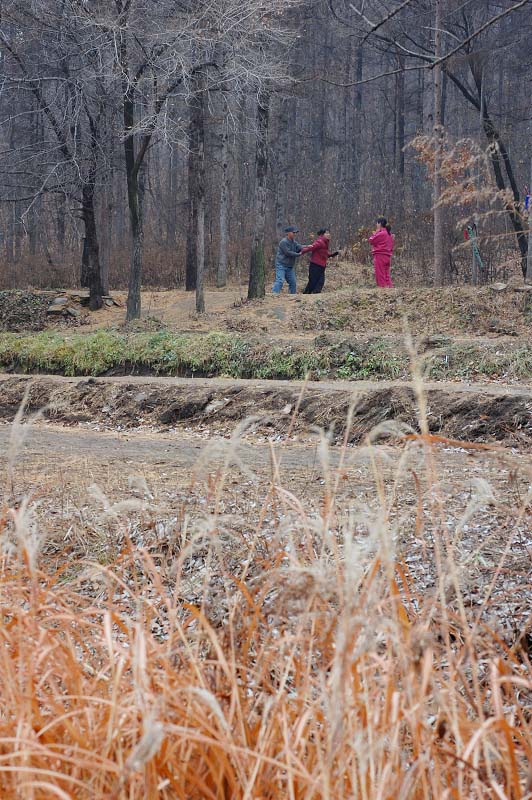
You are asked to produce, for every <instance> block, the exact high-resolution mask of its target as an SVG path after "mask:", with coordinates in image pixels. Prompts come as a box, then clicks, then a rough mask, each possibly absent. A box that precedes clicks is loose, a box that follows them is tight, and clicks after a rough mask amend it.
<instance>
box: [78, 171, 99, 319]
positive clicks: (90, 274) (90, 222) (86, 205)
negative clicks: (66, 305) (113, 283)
mask: <svg viewBox="0 0 532 800" xmlns="http://www.w3.org/2000/svg"><path fill="white" fill-rule="evenodd" d="M82 216H83V224H84V225H85V240H84V249H85V247H86V254H84V255H85V258H86V267H87V272H86V276H85V277H86V282H87V286H88V287H89V308H90V309H91V311H96V310H97V309H99V308H102V306H103V300H102V295H103V294H104V287H103V283H102V273H101V265H100V247H99V244H98V233H97V226H96V214H95V209H94V187H93V186H91V185H89V184H85V185H84V187H83V192H82Z"/></svg>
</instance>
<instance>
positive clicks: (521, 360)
mask: <svg viewBox="0 0 532 800" xmlns="http://www.w3.org/2000/svg"><path fill="white" fill-rule="evenodd" d="M423 359H424V362H425V369H426V376H427V377H428V378H433V379H442V380H444V379H447V380H454V379H469V380H474V379H482V378H488V379H489V378H500V379H504V380H509V381H513V380H526V379H527V378H530V377H531V376H532V344H529V343H524V344H520V343H516V344H513V343H511V344H510V345H508V344H503V343H497V342H494V343H493V344H492V343H488V342H472V343H470V344H464V343H463V342H461V343H458V342H453V341H452V340H451V339H441V341H439V342H437V344H436V346H435V347H434V348H433V349H432V350H431V351H430V352H428V353H425V354H424V356H423ZM0 368H2V369H4V370H9V371H18V372H28V373H31V372H40V373H54V374H63V375H68V376H77V375H79V376H85V375H95V376H98V375H105V374H151V375H169V376H173V375H177V376H197V377H204V376H206V377H215V376H225V377H232V378H265V379H267V378H270V379H286V380H299V379H302V378H304V377H305V375H307V374H308V373H310V375H311V377H312V378H314V379H326V378H328V379H346V380H357V379H395V378H407V377H408V376H409V375H410V358H409V355H408V354H407V352H406V350H405V349H404V348H403V347H402V346H401V344H400V342H399V341H398V340H396V342H395V343H394V342H390V340H389V339H386V338H378V337H374V338H372V339H369V340H366V341H363V340H360V339H355V338H353V337H349V338H341V339H336V340H333V341H331V340H330V339H329V338H328V337H327V336H324V337H321V338H318V339H315V340H314V341H312V342H299V343H295V344H291V343H289V342H286V343H285V342H280V341H279V340H276V341H274V340H270V341H262V342H261V341H260V340H257V339H252V338H249V339H248V338H246V337H244V336H242V335H235V334H233V333H211V334H208V335H199V334H198V335H196V334H182V333H173V332H170V331H167V330H163V331H157V332H150V333H146V332H140V333H139V332H131V333H121V332H116V331H111V330H100V331H97V332H95V333H92V334H88V335H83V334H75V335H68V336H67V335H64V334H60V333H55V332H49V331H45V332H42V333H37V334H32V335H24V334H13V333H2V334H0Z"/></svg>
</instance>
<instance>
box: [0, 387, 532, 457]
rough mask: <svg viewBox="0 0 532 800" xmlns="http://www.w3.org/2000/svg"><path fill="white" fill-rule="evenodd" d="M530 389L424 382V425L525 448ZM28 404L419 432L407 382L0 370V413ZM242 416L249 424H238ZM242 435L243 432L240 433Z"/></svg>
mask: <svg viewBox="0 0 532 800" xmlns="http://www.w3.org/2000/svg"><path fill="white" fill-rule="evenodd" d="M531 394H532V390H531V388H530V387H523V386H506V385H501V384H488V385H486V384H482V385H476V384H469V385H468V384H463V383H460V384H458V383H456V384H454V383H441V384H440V383H428V384H427V385H426V386H425V400H424V403H425V406H426V411H425V412H424V414H425V416H426V424H427V425H428V428H429V430H430V431H431V432H433V433H436V434H439V435H441V436H447V437H450V438H454V439H461V440H466V441H472V442H494V441H496V442H504V443H505V444H512V445H513V446H519V447H522V448H527V449H529V448H530V446H531V445H532V396H531ZM22 403H25V409H26V414H29V413H30V412H31V413H38V414H40V415H42V416H44V417H45V418H46V419H49V420H52V421H54V422H59V423H61V424H68V425H78V426H82V427H83V426H84V427H89V428H90V427H98V428H100V429H101V428H103V429H108V430H126V429H127V430H132V429H147V428H149V429H150V430H152V431H158V432H164V431H168V430H175V431H181V432H183V431H184V432H185V433H187V432H190V431H192V430H193V431H196V432H203V433H204V434H205V436H206V438H209V437H211V436H213V435H221V436H224V437H229V436H231V434H232V432H233V431H234V430H235V428H237V427H238V426H240V427H242V425H243V424H244V425H245V428H246V430H245V432H246V433H251V434H253V436H255V437H256V436H257V435H262V436H263V437H264V438H265V439H267V438H272V437H275V436H277V437H279V438H285V437H287V436H289V437H290V438H293V437H294V436H295V437H298V438H300V439H304V440H305V441H309V440H312V439H314V440H316V439H317V436H318V434H317V431H318V429H322V430H326V431H329V432H330V435H331V438H332V440H333V441H334V442H340V441H341V440H342V439H343V437H344V435H345V433H346V425H347V420H348V419H349V417H350V415H351V422H350V424H349V430H348V432H347V435H348V440H349V441H350V442H351V443H358V442H361V441H363V440H364V439H365V438H366V437H367V436H368V434H370V433H374V434H375V431H376V432H377V433H376V434H375V435H378V437H379V438H380V439H383V438H387V439H390V437H391V438H397V435H400V434H403V433H405V432H407V433H408V432H412V431H418V430H420V427H421V423H420V412H419V406H420V403H419V398H418V397H417V395H416V392H415V391H414V388H413V386H412V384H411V383H410V382H401V381H382V382H369V381H363V382H362V381H360V382H352V383H346V382H334V383H330V382H323V383H313V382H312V383H307V384H304V383H298V382H289V381H255V380H241V381H238V380H222V379H205V380H204V379H186V378H181V379H180V378H129V377H127V378H107V379H105V378H102V379H92V378H89V379H85V380H79V379H69V378H61V377H55V376H54V377H50V376H33V377H27V376H0V419H4V420H8V421H9V420H12V419H13V418H14V417H15V414H16V413H17V410H18V409H19V408H20V406H21V404H22ZM244 421H246V422H244ZM241 433H242V434H243V433H244V431H243V430H242V431H241Z"/></svg>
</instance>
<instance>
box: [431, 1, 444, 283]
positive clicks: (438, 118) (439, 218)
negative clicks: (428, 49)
mask: <svg viewBox="0 0 532 800" xmlns="http://www.w3.org/2000/svg"><path fill="white" fill-rule="evenodd" d="M442 6H443V0H435V15H434V31H435V33H434V37H435V39H434V44H435V47H434V55H435V58H436V60H437V59H439V58H441V55H442V18H443V8H442ZM442 76H443V68H442V65H441V63H440V64H437V65H436V66H435V67H434V86H433V88H434V147H435V157H434V283H435V285H436V286H442V285H443V282H444V275H445V265H444V258H443V206H442V205H441V193H442V175H441V166H442V156H443V124H442V122H443V118H442V112H443V86H442Z"/></svg>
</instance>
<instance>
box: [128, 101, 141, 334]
mask: <svg viewBox="0 0 532 800" xmlns="http://www.w3.org/2000/svg"><path fill="white" fill-rule="evenodd" d="M123 114H124V131H125V132H126V136H125V139H124V156H125V162H126V181H127V203H128V209H129V225H130V235H131V250H130V262H129V286H128V294H127V310H126V320H127V321H128V322H131V320H133V319H140V312H141V296H140V289H141V285H142V249H143V242H144V230H143V219H142V212H143V204H142V190H143V185H142V182H141V180H140V177H141V175H140V172H141V169H142V164H140V163H137V162H136V159H135V139H134V136H133V128H134V122H135V101H134V97H133V90H132V88H131V87H130V86H129V85H127V86H126V88H125V91H124V106H123Z"/></svg>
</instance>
